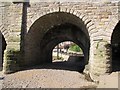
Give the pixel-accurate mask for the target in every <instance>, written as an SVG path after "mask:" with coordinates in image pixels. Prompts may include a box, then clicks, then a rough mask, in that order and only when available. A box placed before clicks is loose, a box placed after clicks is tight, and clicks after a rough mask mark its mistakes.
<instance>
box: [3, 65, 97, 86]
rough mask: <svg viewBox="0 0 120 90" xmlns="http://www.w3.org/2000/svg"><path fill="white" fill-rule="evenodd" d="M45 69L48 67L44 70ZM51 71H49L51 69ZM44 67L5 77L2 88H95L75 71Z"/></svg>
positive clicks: (93, 84)
mask: <svg viewBox="0 0 120 90" xmlns="http://www.w3.org/2000/svg"><path fill="white" fill-rule="evenodd" d="M46 67H49V68H47V69H46ZM50 67H51V68H52V69H51V68H50ZM53 67H54V66H53V65H46V66H40V67H36V68H34V69H29V70H25V71H20V72H16V73H13V74H9V75H6V76H5V79H4V82H3V88H82V87H95V86H96V85H95V83H93V82H89V81H87V80H85V76H84V75H83V74H81V73H79V72H77V71H69V70H60V69H53Z"/></svg>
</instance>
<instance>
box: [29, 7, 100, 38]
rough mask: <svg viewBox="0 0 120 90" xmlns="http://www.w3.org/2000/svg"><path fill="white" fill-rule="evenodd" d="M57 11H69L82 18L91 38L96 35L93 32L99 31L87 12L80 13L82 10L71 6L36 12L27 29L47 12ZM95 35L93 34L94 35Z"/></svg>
mask: <svg viewBox="0 0 120 90" xmlns="http://www.w3.org/2000/svg"><path fill="white" fill-rule="evenodd" d="M55 12H66V13H69V14H72V15H75V16H76V17H78V18H80V19H81V20H82V21H83V23H84V24H85V25H86V27H87V29H88V32H89V36H90V38H91V37H94V36H95V35H93V34H96V33H97V32H98V31H97V28H96V26H95V25H94V23H93V22H92V20H91V19H89V18H88V17H87V16H86V15H85V14H83V13H80V11H77V10H74V9H71V8H63V7H56V8H52V9H48V10H46V11H43V12H42V14H41V13H39V12H38V13H36V15H34V16H33V17H32V18H31V20H30V22H31V23H30V24H29V25H28V26H27V30H28V32H29V30H30V27H31V26H32V25H33V23H34V22H35V21H36V20H37V19H39V18H40V17H42V16H44V15H47V14H51V13H55ZM92 35H93V36H92Z"/></svg>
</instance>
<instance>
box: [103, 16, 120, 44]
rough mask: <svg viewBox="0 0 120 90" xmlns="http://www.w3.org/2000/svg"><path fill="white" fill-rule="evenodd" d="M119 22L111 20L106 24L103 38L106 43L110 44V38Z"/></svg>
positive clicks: (114, 19)
mask: <svg viewBox="0 0 120 90" xmlns="http://www.w3.org/2000/svg"><path fill="white" fill-rule="evenodd" d="M118 22H119V20H118V19H116V18H112V19H111V21H110V22H109V23H108V25H107V26H106V29H105V33H104V34H105V36H106V37H107V38H108V42H109V43H111V37H112V35H113V32H114V29H115V27H116V26H117V24H118Z"/></svg>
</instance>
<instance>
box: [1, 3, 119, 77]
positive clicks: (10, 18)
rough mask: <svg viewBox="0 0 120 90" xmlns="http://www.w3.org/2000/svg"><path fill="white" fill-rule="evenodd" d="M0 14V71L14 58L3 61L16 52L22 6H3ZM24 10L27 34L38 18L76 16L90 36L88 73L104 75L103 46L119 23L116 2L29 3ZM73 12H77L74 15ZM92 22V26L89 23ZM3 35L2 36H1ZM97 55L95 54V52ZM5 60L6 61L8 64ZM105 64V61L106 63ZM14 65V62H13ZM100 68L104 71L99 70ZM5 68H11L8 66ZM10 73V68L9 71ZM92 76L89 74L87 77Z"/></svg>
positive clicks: (105, 59) (18, 4) (18, 44)
mask: <svg viewBox="0 0 120 90" xmlns="http://www.w3.org/2000/svg"><path fill="white" fill-rule="evenodd" d="M5 5H6V6H4V7H3V8H4V12H3V13H2V15H3V17H2V19H3V23H2V24H3V25H2V27H4V29H3V28H2V29H1V32H2V33H3V35H4V37H5V39H6V42H7V49H6V51H5V58H4V71H9V70H7V69H9V68H7V65H8V63H10V65H11V62H13V61H12V60H13V59H14V58H13V59H11V58H9V59H10V61H9V59H8V58H6V57H8V56H9V55H8V53H11V52H12V51H20V47H21V46H20V45H21V43H20V40H21V36H20V34H21V26H22V10H23V9H22V8H23V3H16V4H14V3H6V4H5ZM29 5H30V6H29V7H27V14H26V15H27V18H26V20H27V21H26V22H27V23H26V28H27V32H29V29H30V27H31V25H32V24H33V23H34V22H35V21H36V20H37V19H38V18H40V17H41V16H44V15H45V14H48V13H53V12H63V11H64V12H68V13H72V14H74V15H76V16H80V17H81V19H82V20H83V21H86V23H85V24H86V27H87V28H88V29H89V31H88V32H89V35H90V39H91V40H90V41H91V42H90V43H91V45H90V60H89V66H90V67H89V68H90V73H93V74H94V75H98V74H99V75H100V74H104V73H106V72H107V71H110V65H111V64H110V63H108V62H109V61H110V59H109V60H108V58H109V56H110V54H106V53H107V52H106V50H107V49H106V47H105V46H106V45H108V44H110V40H111V35H112V32H113V30H114V27H115V26H116V24H117V23H118V21H119V14H118V13H119V5H118V3H117V2H34V3H32V2H31V3H29ZM76 12H77V13H76ZM91 22H92V23H91ZM0 28H1V27H0ZM5 33H6V34H5ZM100 49H102V50H103V53H104V55H105V57H104V56H100V55H99V53H101V51H100ZM96 52H97V53H96ZM8 61H9V62H8ZM107 61H108V62H107ZM14 63H15V62H14ZM102 66H103V67H104V68H102ZM8 67H14V65H13V66H8ZM11 70H13V68H12V69H11ZM91 75H92V74H91Z"/></svg>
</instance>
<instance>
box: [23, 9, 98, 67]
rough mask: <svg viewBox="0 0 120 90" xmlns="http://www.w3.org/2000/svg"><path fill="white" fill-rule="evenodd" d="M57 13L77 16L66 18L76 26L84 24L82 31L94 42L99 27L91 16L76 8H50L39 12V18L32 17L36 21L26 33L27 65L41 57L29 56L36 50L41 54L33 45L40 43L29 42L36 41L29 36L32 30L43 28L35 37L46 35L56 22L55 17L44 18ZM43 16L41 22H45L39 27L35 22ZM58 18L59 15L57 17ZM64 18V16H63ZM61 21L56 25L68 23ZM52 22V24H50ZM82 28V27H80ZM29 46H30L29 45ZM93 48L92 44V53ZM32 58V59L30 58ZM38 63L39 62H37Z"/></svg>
mask: <svg viewBox="0 0 120 90" xmlns="http://www.w3.org/2000/svg"><path fill="white" fill-rule="evenodd" d="M57 13H65V14H66V15H71V16H73V17H75V19H71V20H69V18H70V17H67V19H66V20H68V21H69V22H70V24H73V25H74V24H75V25H76V26H80V25H83V26H84V27H82V26H81V27H82V31H83V32H84V33H86V35H87V38H89V40H90V42H91V43H90V44H92V42H93V39H92V38H93V37H94V34H95V33H97V32H98V31H97V29H96V27H95V25H94V23H93V22H92V20H89V18H87V16H86V15H83V14H81V13H80V12H78V11H75V10H72V9H67V8H55V9H50V10H49V11H48V12H44V13H43V14H42V15H39V13H38V15H37V17H38V16H39V17H40V18H38V19H37V20H36V17H35V18H34V17H33V18H32V19H35V20H32V21H34V23H33V24H32V25H31V27H30V29H29V30H28V33H27V35H26V40H25V42H26V45H25V46H26V47H25V63H26V65H28V63H29V65H30V64H31V63H32V64H33V62H34V61H33V59H40V58H35V57H37V56H36V55H34V57H31V58H30V57H29V56H31V55H33V54H32V52H35V53H38V54H40V53H39V52H38V51H34V50H33V47H32V46H37V45H38V46H39V45H40V43H38V44H36V45H35V44H33V43H29V42H30V41H34V40H33V38H30V37H29V36H32V32H33V31H32V30H33V29H34V32H35V31H36V30H37V29H40V28H41V30H43V31H44V30H45V32H40V33H39V35H35V36H34V39H35V37H36V38H37V37H38V36H41V38H42V37H43V36H44V34H45V33H46V32H47V31H48V30H49V29H51V28H53V27H54V23H55V21H54V19H53V20H49V21H48V22H49V23H48V22H46V20H45V19H44V17H46V16H50V15H52V14H57ZM41 18H43V19H44V20H43V21H41V22H43V23H40V24H41V25H40V26H39V28H38V27H36V26H35V23H37V24H39V22H38V21H39V20H40V19H41ZM56 18H57V17H56ZM62 18H63V17H62ZM59 19H60V18H58V21H59ZM60 20H61V21H59V22H60V23H59V22H56V25H61V24H62V23H67V22H63V21H64V19H63V20H62V19H60ZM78 20H80V22H76V21H78ZM52 22H54V23H52ZM50 23H52V24H53V25H52V24H51V25H50ZM44 26H47V27H44ZM79 28H80V27H79ZM84 29H86V30H87V32H86V31H84ZM39 41H41V40H39ZM29 45H31V46H29ZM28 46H29V47H28ZM37 49H38V50H39V48H37ZM91 49H92V45H90V52H89V54H90V55H92V51H91ZM30 50H33V51H30ZM89 58H90V60H92V56H91V57H89ZM30 59H31V60H30ZM29 60H30V61H31V62H30V61H29ZM37 63H38V62H37Z"/></svg>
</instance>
